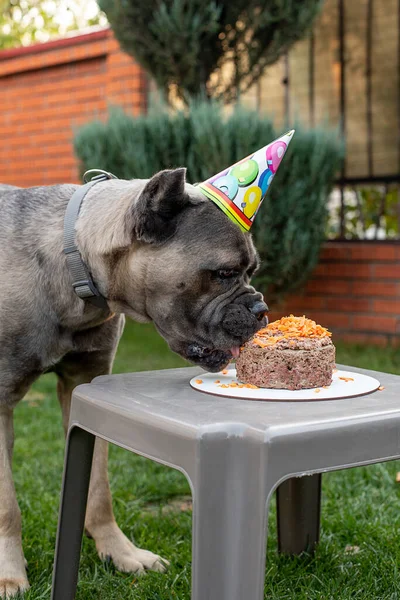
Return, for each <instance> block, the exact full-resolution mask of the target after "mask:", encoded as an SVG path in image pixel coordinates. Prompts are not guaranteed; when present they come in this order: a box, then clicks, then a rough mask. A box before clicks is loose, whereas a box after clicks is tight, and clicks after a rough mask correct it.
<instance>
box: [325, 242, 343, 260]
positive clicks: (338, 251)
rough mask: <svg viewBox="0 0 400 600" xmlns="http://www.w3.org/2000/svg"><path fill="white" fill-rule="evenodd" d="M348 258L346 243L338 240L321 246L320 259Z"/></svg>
mask: <svg viewBox="0 0 400 600" xmlns="http://www.w3.org/2000/svg"><path fill="white" fill-rule="evenodd" d="M349 258H350V249H349V245H348V244H344V243H340V242H327V243H326V244H324V246H323V247H322V251H321V257H320V261H321V262H325V261H327V260H335V261H341V260H348V259H349Z"/></svg>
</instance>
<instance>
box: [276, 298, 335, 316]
mask: <svg viewBox="0 0 400 600" xmlns="http://www.w3.org/2000/svg"><path fill="white" fill-rule="evenodd" d="M325 302H326V300H325V298H321V297H319V296H297V297H296V296H290V298H288V299H287V301H286V306H289V307H290V309H291V310H292V312H293V310H294V311H295V312H296V314H298V313H299V311H300V312H301V311H304V310H311V309H321V308H325ZM293 307H295V308H293Z"/></svg>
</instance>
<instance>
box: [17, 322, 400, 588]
mask: <svg viewBox="0 0 400 600" xmlns="http://www.w3.org/2000/svg"><path fill="white" fill-rule="evenodd" d="M338 362H341V363H344V364H349V365H356V366H361V367H368V368H372V369H377V370H386V371H389V372H391V373H400V352H398V351H396V350H391V349H386V350H385V349H384V350H382V349H376V348H369V347H357V346H349V345H339V346H338ZM184 365H185V363H184V361H182V360H181V359H180V358H179V357H177V356H175V355H174V354H172V353H171V352H170V351H169V350H168V348H167V346H166V344H165V342H164V341H163V340H161V338H159V337H158V336H157V334H156V333H155V331H154V329H153V328H152V326H148V325H137V324H133V323H129V324H128V326H127V328H126V331H125V334H124V338H123V341H122V342H121V345H120V348H119V351H118V355H117V359H116V364H115V372H123V371H138V370H144V369H158V368H166V367H175V366H184ZM15 412H16V415H15V416H16V419H15V421H16V423H15V429H16V444H15V458H14V472H15V482H16V488H17V494H18V499H19V503H20V507H21V510H22V514H23V538H24V549H25V556H26V559H27V561H28V564H29V579H30V582H31V585H32V589H31V590H30V591H29V592H28V593H27V594H26V596H25V598H26V599H29V600H39V599H45V598H46V599H47V598H49V594H50V582H51V570H52V562H53V551H54V543H55V534H56V527H57V513H58V502H59V493H60V486H61V474H62V462H63V450H64V441H63V436H62V433H61V419H60V414H59V408H58V404H57V400H56V396H55V378H54V377H53V376H50V375H46V376H44V377H42V378H41V379H40V380H39V381H38V382H37V383H36V384H35V385H34V387H33V388H32V390H31V391H30V393H29V394H28V396H27V397H26V398H25V400H24V401H23V402H21V403H20V405H19V406H18V408H17V410H16V411H15ZM397 469H399V470H400V466H399V464H398V463H397V462H392V463H387V464H381V465H374V466H370V467H363V468H357V469H351V470H348V471H341V472H337V473H330V474H327V475H325V476H324V478H323V505H322V534H321V542H320V544H319V546H318V549H317V551H316V553H315V554H314V556H312V557H311V556H302V557H296V558H293V559H291V558H286V557H280V556H278V555H277V553H276V526H275V507H274V506H272V507H271V511H270V531H269V540H268V557H267V577H266V586H265V598H268V599H269V598H274V599H275V598H276V599H278V598H279V599H289V598H295V599H296V600H297V599H298V600H314V599H315V600H316V599H319V600H330V599H335V600H337V599H339V600H342V599H343V600H345V599H350V598H357V599H359V600H383V599H385V600H386V599H387V600H389V599H390V600H394V599H397V598H400V577H399V574H398V565H400V535H399V531H398V529H399V525H400V499H399V495H400V484H396V483H395V477H396V471H397ZM110 470H111V485H112V489H113V494H114V507H115V513H116V517H117V520H118V522H119V524H120V525H121V527H122V529H123V530H124V531H125V533H126V534H127V535H128V536H130V537H134V538H135V540H136V543H137V544H138V545H139V546H142V547H145V548H147V549H149V550H152V551H154V552H157V553H160V554H161V555H162V556H164V557H166V558H168V559H169V560H170V561H171V567H170V569H169V571H168V573H167V574H165V575H160V574H157V573H149V574H148V575H147V576H146V577H141V578H138V577H136V576H135V575H132V574H121V573H117V572H116V571H115V569H114V568H113V566H112V565H109V564H102V563H101V562H100V561H99V559H98V558H97V555H96V552H95V549H94V544H93V542H92V541H91V540H88V539H86V538H85V540H84V544H83V552H82V560H81V570H80V583H79V590H78V594H77V599H78V600H89V599H94V598H95V599H96V600H106V599H107V600H120V599H125V598H127V599H128V598H131V599H135V600H172V599H174V600H176V599H180V600H189V598H190V557H191V551H190V545H191V513H190V502H189V501H188V500H189V493H190V492H189V486H188V484H187V482H186V480H185V478H184V477H183V475H182V474H180V473H178V472H175V471H173V470H172V469H168V468H167V467H164V466H160V465H157V464H154V463H152V462H150V461H148V460H146V459H143V458H140V457H135V456H134V455H132V454H131V453H129V452H125V451H123V450H121V449H119V448H114V447H113V448H111V453H110ZM346 546H351V547H352V548H353V551H351V552H349V551H346ZM354 549H355V550H356V551H354Z"/></svg>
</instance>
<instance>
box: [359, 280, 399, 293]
mask: <svg viewBox="0 0 400 600" xmlns="http://www.w3.org/2000/svg"><path fill="white" fill-rule="evenodd" d="M351 291H352V293H353V294H354V295H355V296H378V297H379V296H397V294H398V287H397V284H395V283H386V282H375V281H353V282H352V288H351Z"/></svg>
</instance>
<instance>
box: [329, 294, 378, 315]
mask: <svg viewBox="0 0 400 600" xmlns="http://www.w3.org/2000/svg"><path fill="white" fill-rule="evenodd" d="M325 308H327V309H328V310H336V311H338V312H348V313H356V312H362V313H365V312H369V311H370V309H371V301H370V299H369V298H354V297H353V296H341V297H335V298H326V300H325Z"/></svg>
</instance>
